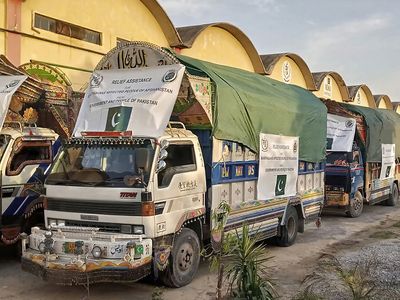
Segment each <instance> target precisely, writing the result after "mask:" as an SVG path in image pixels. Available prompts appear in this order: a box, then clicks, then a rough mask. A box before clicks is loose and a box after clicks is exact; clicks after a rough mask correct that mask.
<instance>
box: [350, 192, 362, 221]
mask: <svg viewBox="0 0 400 300" xmlns="http://www.w3.org/2000/svg"><path fill="white" fill-rule="evenodd" d="M363 207H364V197H363V196H362V194H361V192H360V191H357V192H356V194H355V195H354V198H353V199H351V200H350V204H349V207H348V210H347V211H346V215H347V216H348V217H350V218H357V217H359V216H360V215H361V213H362V211H363Z"/></svg>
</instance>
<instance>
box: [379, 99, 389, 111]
mask: <svg viewBox="0 0 400 300" xmlns="http://www.w3.org/2000/svg"><path fill="white" fill-rule="evenodd" d="M378 108H383V109H388V107H387V105H386V102H385V101H384V100H383V99H382V100H381V101H379V105H378Z"/></svg>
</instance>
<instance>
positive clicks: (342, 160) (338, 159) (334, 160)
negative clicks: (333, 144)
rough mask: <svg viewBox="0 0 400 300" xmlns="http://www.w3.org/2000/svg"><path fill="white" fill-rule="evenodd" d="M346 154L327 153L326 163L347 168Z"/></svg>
mask: <svg viewBox="0 0 400 300" xmlns="http://www.w3.org/2000/svg"><path fill="white" fill-rule="evenodd" d="M347 159H348V158H347V152H328V153H327V155H326V163H327V164H328V165H336V166H348V165H349V161H348V160H347Z"/></svg>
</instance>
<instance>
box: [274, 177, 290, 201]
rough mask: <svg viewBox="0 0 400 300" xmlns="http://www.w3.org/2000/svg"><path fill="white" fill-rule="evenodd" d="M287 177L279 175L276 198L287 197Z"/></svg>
mask: <svg viewBox="0 0 400 300" xmlns="http://www.w3.org/2000/svg"><path fill="white" fill-rule="evenodd" d="M286 179H287V175H286V174H284V175H277V176H276V185H275V196H282V195H285V188H286Z"/></svg>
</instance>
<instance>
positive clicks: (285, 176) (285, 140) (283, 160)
mask: <svg viewBox="0 0 400 300" xmlns="http://www.w3.org/2000/svg"><path fill="white" fill-rule="evenodd" d="M298 166H299V138H298V137H291V136H282V135H274V134H265V133H260V156H259V168H258V182H257V199H259V200H267V199H272V198H278V197H288V196H294V195H296V192H297V176H298Z"/></svg>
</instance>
